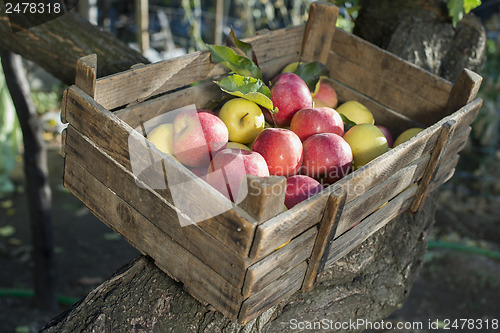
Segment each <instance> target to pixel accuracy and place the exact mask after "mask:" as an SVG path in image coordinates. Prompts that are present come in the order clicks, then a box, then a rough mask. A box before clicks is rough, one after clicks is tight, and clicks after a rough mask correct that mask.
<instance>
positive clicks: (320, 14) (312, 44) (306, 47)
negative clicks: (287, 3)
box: [300, 2, 339, 63]
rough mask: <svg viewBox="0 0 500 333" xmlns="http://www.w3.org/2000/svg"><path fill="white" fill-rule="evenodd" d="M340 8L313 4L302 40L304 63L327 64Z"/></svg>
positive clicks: (317, 3) (325, 4) (301, 53)
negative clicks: (317, 62)
mask: <svg viewBox="0 0 500 333" xmlns="http://www.w3.org/2000/svg"><path fill="white" fill-rule="evenodd" d="M338 15H339V8H338V7H336V6H334V5H332V4H327V3H322V4H321V3H319V2H316V3H315V2H313V3H312V4H311V7H310V8H309V17H308V20H307V24H306V27H305V30H304V37H303V38H302V48H301V52H300V57H301V60H302V61H306V62H307V61H319V62H321V63H326V61H327V60H328V53H329V52H330V45H331V44H332V37H333V35H334V33H335V23H336V22H337V16H338Z"/></svg>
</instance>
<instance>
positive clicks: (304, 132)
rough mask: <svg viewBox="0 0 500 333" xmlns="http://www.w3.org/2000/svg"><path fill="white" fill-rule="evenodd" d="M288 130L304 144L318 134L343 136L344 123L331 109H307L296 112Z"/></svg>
mask: <svg viewBox="0 0 500 333" xmlns="http://www.w3.org/2000/svg"><path fill="white" fill-rule="evenodd" d="M290 129H291V130H292V131H293V132H294V133H295V134H297V135H298V136H299V138H300V140H302V142H304V141H305V140H306V139H307V138H308V137H310V136H311V135H313V134H318V133H335V134H337V135H340V136H342V135H343V134H344V122H343V121H342V117H341V116H340V114H339V113H338V112H337V111H335V110H334V109H332V108H328V107H320V108H308V109H302V110H300V111H298V112H297V113H296V114H295V115H294V116H293V118H292V123H291V124H290Z"/></svg>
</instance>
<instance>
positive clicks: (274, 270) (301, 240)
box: [243, 227, 318, 298]
mask: <svg viewBox="0 0 500 333" xmlns="http://www.w3.org/2000/svg"><path fill="white" fill-rule="evenodd" d="M317 233H318V230H317V228H316V227H313V228H311V229H309V230H307V231H306V232H304V233H303V234H301V235H299V236H297V237H296V238H294V239H292V240H291V241H290V243H288V244H286V245H285V246H283V247H281V248H279V249H278V250H276V251H274V252H273V253H271V254H270V255H268V256H267V257H265V258H264V259H262V260H260V261H258V262H256V263H255V264H253V265H252V266H250V267H249V268H248V270H247V275H246V277H245V285H244V287H243V297H244V298H247V297H250V296H251V295H254V294H256V293H257V292H259V291H261V290H262V289H264V288H265V287H266V286H268V285H269V284H270V283H272V282H273V281H275V280H277V279H279V278H280V277H281V276H282V275H284V274H285V273H287V272H288V271H290V269H292V268H294V267H296V266H297V265H298V264H300V263H301V262H303V261H305V260H306V259H308V258H309V257H310V255H311V251H312V249H313V245H314V241H315V239H316V235H317Z"/></svg>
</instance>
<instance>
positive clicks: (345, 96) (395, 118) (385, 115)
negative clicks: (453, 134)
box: [329, 79, 425, 137]
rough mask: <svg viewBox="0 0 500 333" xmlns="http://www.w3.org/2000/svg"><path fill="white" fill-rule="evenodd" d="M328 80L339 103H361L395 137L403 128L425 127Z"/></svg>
mask: <svg viewBox="0 0 500 333" xmlns="http://www.w3.org/2000/svg"><path fill="white" fill-rule="evenodd" d="M329 82H330V83H331V84H332V86H333V88H334V89H335V91H336V93H337V96H338V98H339V103H340V104H341V103H344V102H347V101H350V100H355V101H358V102H360V103H361V104H363V105H364V106H366V107H367V108H368V110H370V111H371V112H372V114H373V117H374V118H375V123H376V124H379V125H383V126H386V127H387V128H388V129H389V130H390V131H391V133H392V134H393V135H394V136H395V137H396V134H399V133H402V132H403V131H404V130H406V129H408V128H411V127H425V126H424V125H422V124H421V123H419V122H416V121H414V120H412V119H410V118H408V117H407V116H405V115H403V114H401V113H398V112H396V111H394V110H391V109H389V108H387V107H386V106H384V105H382V104H380V103H379V102H377V101H375V100H374V99H372V98H371V97H369V96H366V95H363V94H362V93H360V92H358V91H356V90H354V89H352V88H350V87H348V86H346V85H344V84H342V83H341V82H338V81H336V80H334V79H330V80H329Z"/></svg>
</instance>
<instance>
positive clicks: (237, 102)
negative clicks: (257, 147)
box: [219, 98, 266, 144]
mask: <svg viewBox="0 0 500 333" xmlns="http://www.w3.org/2000/svg"><path fill="white" fill-rule="evenodd" d="M219 118H220V119H221V120H222V121H223V122H224V124H226V126H227V129H228V131H229V141H233V142H238V143H243V144H245V143H250V142H252V141H253V140H255V138H256V137H257V135H259V133H260V132H262V130H263V129H264V126H265V124H266V121H265V118H264V114H263V113H262V110H261V109H260V107H259V106H258V105H257V104H255V103H254V102H251V101H249V100H246V99H244V98H233V99H231V100H229V101H227V102H226V103H225V104H224V105H223V106H222V108H221V109H220V112H219Z"/></svg>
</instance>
